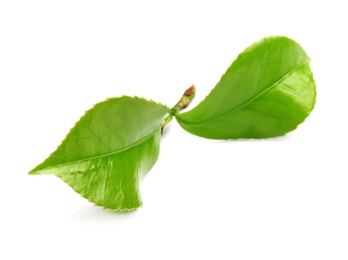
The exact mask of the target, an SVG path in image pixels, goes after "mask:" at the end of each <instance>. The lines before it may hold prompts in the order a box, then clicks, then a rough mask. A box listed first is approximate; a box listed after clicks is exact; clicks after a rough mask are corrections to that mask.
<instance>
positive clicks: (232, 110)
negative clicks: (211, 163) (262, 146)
mask: <svg viewBox="0 0 348 260" xmlns="http://www.w3.org/2000/svg"><path fill="white" fill-rule="evenodd" d="M309 61H310V59H309V57H308V56H307V54H306V53H305V51H304V50H303V49H302V47H301V46H300V45H299V44H298V43H296V42H295V41H293V40H291V39H289V38H286V37H281V36H276V37H268V38H264V39H262V40H261V41H259V42H257V43H255V44H253V45H251V46H250V47H249V48H247V49H246V50H245V51H244V52H242V53H241V54H240V55H239V56H238V58H237V59H236V60H235V61H234V62H233V63H232V65H231V66H230V67H229V68H228V70H227V71H226V73H225V74H224V75H223V76H222V77H221V79H220V82H219V83H217V85H216V86H215V88H214V89H213V90H212V91H211V92H210V94H209V95H208V96H207V97H206V98H205V99H204V100H203V101H202V102H201V103H200V104H199V105H198V106H196V107H195V108H193V109H192V110H191V111H188V112H186V113H183V114H179V113H177V114H176V119H177V121H178V122H179V124H180V125H181V127H182V128H184V129H185V130H186V131H188V132H190V133H192V134H195V135H198V136H201V137H206V138H211V139H236V138H268V137H276V136H281V135H284V134H286V133H287V132H289V131H292V130H294V129H295V128H296V127H297V126H298V125H299V124H300V123H302V122H303V121H304V120H305V118H306V117H307V116H308V115H309V113H310V112H311V110H312V109H313V107H314V104H315V98H316V87H315V82H314V79H313V75H312V72H311V70H310V67H309Z"/></svg>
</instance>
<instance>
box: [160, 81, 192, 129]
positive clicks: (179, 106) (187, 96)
mask: <svg viewBox="0 0 348 260" xmlns="http://www.w3.org/2000/svg"><path fill="white" fill-rule="evenodd" d="M195 95H196V88H195V86H194V85H192V86H191V87H189V88H188V89H186V91H185V92H184V94H183V95H182V97H181V98H180V100H179V101H178V102H177V103H176V104H175V106H174V107H173V108H172V109H171V112H170V115H169V116H167V117H166V118H165V119H164V122H163V124H162V127H161V133H163V129H164V127H165V126H166V125H168V124H169V122H170V121H171V120H172V119H173V116H174V115H176V114H178V113H179V112H180V110H183V109H184V108H186V107H188V105H190V103H191V102H192V100H193V99H194V97H195Z"/></svg>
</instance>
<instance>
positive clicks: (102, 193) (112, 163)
mask: <svg viewBox="0 0 348 260" xmlns="http://www.w3.org/2000/svg"><path fill="white" fill-rule="evenodd" d="M169 112H170V110H169V108H167V107H166V106H164V105H161V104H157V103H155V102H152V101H147V100H145V99H140V98H131V97H126V96H124V97H121V98H111V99H107V100H106V101H104V102H101V103H98V104H96V105H95V106H94V107H93V108H92V109H91V110H89V111H87V112H86V114H85V115H84V116H83V117H81V119H80V120H79V121H78V122H77V123H76V124H75V126H74V127H73V128H72V129H71V131H70V133H69V134H68V135H67V137H66V139H65V140H64V141H63V142H62V144H61V145H60V146H59V147H58V148H57V150H56V151H55V152H53V153H52V154H51V155H50V156H49V157H48V158H47V159H46V160H45V161H44V162H43V163H41V164H40V165H38V166H37V167H36V168H34V169H33V170H32V171H30V174H55V175H56V176H58V177H60V178H61V179H62V180H63V181H65V182H66V183H67V184H69V185H70V186H71V187H72V188H73V189H74V190H75V191H76V192H78V193H80V194H81V195H82V196H83V197H85V198H87V199H88V200H90V201H91V202H94V203H95V204H97V205H100V206H104V207H105V208H110V209H117V210H133V209H135V208H138V207H139V206H141V204H142V201H141V197H140V192H139V182H140V181H141V180H142V178H143V177H144V176H145V175H146V173H147V172H148V171H149V170H150V169H151V168H152V166H153V165H154V164H155V162H156V161H157V158H158V154H159V146H160V129H161V124H162V123H163V119H164V118H165V116H166V115H167V114H168V113H169Z"/></svg>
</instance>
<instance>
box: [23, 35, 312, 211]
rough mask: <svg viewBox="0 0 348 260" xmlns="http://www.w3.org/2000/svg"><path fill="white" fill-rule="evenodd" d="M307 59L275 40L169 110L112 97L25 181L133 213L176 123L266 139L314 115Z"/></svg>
mask: <svg viewBox="0 0 348 260" xmlns="http://www.w3.org/2000/svg"><path fill="white" fill-rule="evenodd" d="M309 62H310V59H309V57H308V56H307V54H306V53H305V51H304V50H303V48H302V47H301V46H300V45H299V44H298V43H296V42H295V41H293V40H291V39H289V38H287V37H283V36H274V37H267V38H264V39H262V40H261V41H259V42H256V43H254V44H253V45H251V46H250V47H248V48H247V49H245V50H244V51H243V52H242V53H241V54H239V56H238V57H237V59H236V60H235V61H234V62H233V63H232V65H231V66H230V67H229V68H228V69H227V71H226V73H225V74H224V75H223V76H222V77H221V79H220V81H219V82H218V83H217V85H216V86H215V88H213V90H212V91H211V92H210V94H209V95H208V96H207V97H206V98H205V99H204V100H203V101H202V102H201V103H200V104H198V105H197V106H196V107H195V108H193V109H192V110H190V111H188V112H185V113H181V110H182V109H183V108H185V107H187V106H188V105H189V104H190V102H191V101H192V99H193V98H194V96H195V93H196V89H195V87H194V86H191V87H190V88H189V89H187V90H186V91H185V93H184V95H183V96H182V98H181V99H180V100H179V102H178V103H177V104H176V105H175V106H174V107H173V108H171V109H170V108H168V107H167V106H165V105H162V104H160V103H156V102H154V101H148V100H145V99H143V98H138V97H128V96H123V97H118V98H109V99H107V100H105V101H103V102H100V103H98V104H96V105H95V106H94V107H93V108H92V109H90V110H88V111H87V112H86V113H85V115H84V116H82V117H81V118H80V120H79V121H78V122H77V123H76V124H75V126H74V127H73V128H72V129H71V130H70V132H69V133H68V134H67V136H66V138H65V140H64V141H63V142H62V144H61V145H60V146H59V147H58V148H57V149H56V151H54V152H53V153H52V154H51V155H50V156H49V157H48V158H47V159H46V160H45V161H44V162H42V163H41V164H39V165H38V166H36V167H35V168H34V169H33V170H31V171H30V174H55V175H56V176H58V177H60V178H61V179H62V180H63V181H65V182H66V183H67V184H68V185H70V186H71V187H72V188H73V189H74V190H75V191H76V192H78V193H80V194H81V195H82V196H83V197H85V198H86V199H88V200H89V201H91V202H93V203H95V204H96V205H99V206H103V207H105V208H108V209H114V210H121V211H122V210H134V209H136V208H138V207H140V206H141V205H142V201H141V196H140V191H139V184H140V182H141V180H142V179H143V178H144V176H145V175H146V174H147V173H148V172H149V170H150V169H151V168H152V166H153V165H154V164H155V163H156V161H157V158H158V155H159V147H160V137H161V132H162V131H163V129H164V128H165V126H166V125H167V124H168V123H169V122H170V121H171V120H172V118H173V117H175V118H176V120H177V122H178V123H179V124H180V126H181V127H182V128H183V129H184V130H186V131H188V132H190V133H191V134H194V135H197V136H201V137H205V138H210V139H238V138H271V137H277V136H282V135H284V134H286V133H288V132H289V131H292V130H294V129H296V127H297V126H298V125H299V124H301V123H302V122H303V121H304V120H305V118H306V117H307V116H308V115H309V114H310V112H311V111H312V109H313V108H314V104H315V101H316V86H315V82H314V79H313V75H312V72H311V70H310V67H309Z"/></svg>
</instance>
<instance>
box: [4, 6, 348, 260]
mask: <svg viewBox="0 0 348 260" xmlns="http://www.w3.org/2000/svg"><path fill="white" fill-rule="evenodd" d="M121 2H124V3H121ZM125 2H127V3H126V4H125ZM343 3H344V1H335V0H331V1H304V0H301V1H294V0H292V1H256V0H255V1H252V0H249V1H225V2H223V1H216V0H214V1H210V2H208V1H188V0H186V1H172V2H169V1H151V0H147V1H86V0H84V1H73V0H69V1H15V0H13V1H10V0H8V1H6V0H4V1H1V2H0V122H1V123H0V131H1V132H0V133H1V134H0V153H1V157H0V158H1V171H0V202H1V203H0V211H1V213H0V239H1V241H0V259H268V260H269V259H277V260H279V259H281V260H283V259H296V260H300V259H306V260H307V259H316V260H317V259H335V260H339V259H348V176H347V174H348V166H347V145H348V139H347V131H348V123H347V122H348V118H347V112H348V109H347V108H348V105H347V96H348V91H347V80H346V75H347V74H348V66H347V60H348V55H347V46H348V41H347V38H345V37H346V35H347V24H348V19H347V8H346V7H344V6H343ZM269 35H285V36H288V37H290V38H292V39H294V40H296V41H297V42H299V43H300V44H301V45H302V46H303V48H304V49H305V50H306V51H307V53H308V55H309V56H310V57H311V58H312V62H311V68H312V71H313V73H314V77H315V79H316V83H317V92H318V95H317V104H316V106H315V109H314V110H313V112H312V113H311V115H310V116H309V117H308V118H307V120H306V121H305V122H304V123H303V124H302V125H300V126H299V127H298V129H297V130H296V131H294V132H292V133H290V134H288V135H286V136H285V137H282V138H276V139H271V140H262V141H259V140H251V141H212V140H207V139H202V138H198V137H195V136H193V135H190V134H188V133H185V132H184V131H183V130H182V129H180V127H179V126H178V124H177V123H176V122H175V121H173V122H172V123H171V125H170V126H169V127H168V128H167V129H166V130H167V131H166V134H165V135H164V137H163V138H162V143H161V153H160V157H159V160H158V162H157V164H156V165H155V166H154V168H153V169H152V170H151V171H150V173H149V174H148V175H147V177H146V178H145V180H144V181H143V183H142V185H141V192H142V198H143V203H144V205H143V207H142V208H140V209H138V210H137V211H135V212H132V213H115V212H110V211H107V210H104V209H102V208H99V207H96V206H94V205H93V204H91V203H89V202H88V201H86V200H85V199H83V198H81V197H80V196H79V195H78V194H77V193H75V192H74V191H73V190H72V189H71V188H70V187H69V186H67V185H66V184H65V183H63V182H62V181H61V180H60V179H58V178H56V177H55V176H48V175H41V176H29V175H28V174H27V173H28V171H29V170H31V169H32V168H33V167H34V166H36V165H37V164H38V163H40V162H41V161H42V160H43V159H45V158H46V157H47V156H48V155H49V154H50V152H52V151H53V150H54V149H55V148H56V146H57V145H59V143H60V142H61V141H62V140H63V139H64V137H65V135H66V133H67V132H68V130H69V129H70V128H71V127H72V126H73V124H74V122H75V121H76V120H78V118H79V117H80V116H81V115H82V114H83V112H84V111H85V110H87V109H89V108H90V107H91V106H92V105H93V104H94V103H97V102H99V101H102V100H104V99H105V98H107V97H114V96H121V95H123V94H126V95H130V96H133V95H137V96H141V97H145V98H148V99H153V100H155V101H158V102H162V103H164V104H167V105H168V106H172V105H173V104H175V103H176V101H177V99H178V98H179V97H180V96H181V94H182V92H183V91H184V90H185V89H186V88H187V87H189V86H190V85H191V84H195V85H196V87H197V97H196V99H195V101H194V103H193V104H192V107H193V106H195V105H196V104H198V102H199V101H201V100H202V99H203V98H204V97H205V96H206V95H207V94H208V93H209V91H210V89H211V88H213V87H214V86H215V83H216V82H217V81H218V80H219V79H220V76H221V74H222V73H224V72H225V70H226V69H227V67H228V66H229V65H230V64H231V62H232V61H233V60H234V59H235V58H236V56H237V55H238V53H239V52H241V51H243V50H244V48H245V47H247V46H249V45H250V44H252V43H253V42H255V41H258V40H259V39H261V38H262V37H265V36H269Z"/></svg>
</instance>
